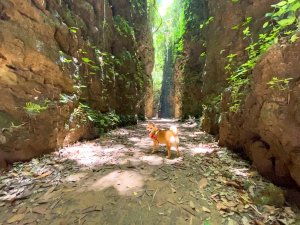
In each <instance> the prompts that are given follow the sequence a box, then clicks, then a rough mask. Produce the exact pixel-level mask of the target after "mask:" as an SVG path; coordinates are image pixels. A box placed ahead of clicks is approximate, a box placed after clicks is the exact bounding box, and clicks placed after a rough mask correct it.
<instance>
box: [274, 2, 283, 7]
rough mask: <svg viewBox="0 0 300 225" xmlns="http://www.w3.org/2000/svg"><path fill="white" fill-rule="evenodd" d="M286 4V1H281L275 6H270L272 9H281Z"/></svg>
mask: <svg viewBox="0 0 300 225" xmlns="http://www.w3.org/2000/svg"><path fill="white" fill-rule="evenodd" d="M286 4H287V1H281V2H279V3H277V4H275V5H272V6H274V7H282V6H285V5H286Z"/></svg>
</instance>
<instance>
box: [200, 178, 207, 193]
mask: <svg viewBox="0 0 300 225" xmlns="http://www.w3.org/2000/svg"><path fill="white" fill-rule="evenodd" d="M207 184H208V180H207V179H206V178H202V179H201V180H200V181H199V184H198V187H199V190H200V191H202V190H203V189H204V188H205V187H206V186H207Z"/></svg>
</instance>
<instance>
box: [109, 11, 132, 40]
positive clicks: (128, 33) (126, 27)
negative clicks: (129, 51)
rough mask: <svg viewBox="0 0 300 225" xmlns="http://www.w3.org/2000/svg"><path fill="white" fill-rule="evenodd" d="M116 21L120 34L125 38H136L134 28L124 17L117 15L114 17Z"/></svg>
mask: <svg viewBox="0 0 300 225" xmlns="http://www.w3.org/2000/svg"><path fill="white" fill-rule="evenodd" d="M114 21H115V28H116V30H117V31H118V32H119V34H121V35H122V36H125V37H133V38H134V37H135V36H134V29H133V27H132V26H130V24H129V23H128V21H127V20H126V19H125V18H124V17H122V16H120V15H117V16H115V17H114Z"/></svg>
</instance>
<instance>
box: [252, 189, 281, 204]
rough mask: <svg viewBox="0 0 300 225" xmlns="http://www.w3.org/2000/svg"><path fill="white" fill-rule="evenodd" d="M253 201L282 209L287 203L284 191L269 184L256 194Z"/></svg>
mask: <svg viewBox="0 0 300 225" xmlns="http://www.w3.org/2000/svg"><path fill="white" fill-rule="evenodd" d="M254 194H255V195H254V196H253V198H252V200H253V202H254V203H255V204H258V205H273V206H276V207H282V206H283V205H284V203H285V198H284V191H283V190H282V189H281V188H279V187H277V186H275V185H273V184H268V185H266V186H265V187H264V188H263V189H261V190H258V191H257V192H255V193H254Z"/></svg>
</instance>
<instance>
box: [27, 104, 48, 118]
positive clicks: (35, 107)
mask: <svg viewBox="0 0 300 225" xmlns="http://www.w3.org/2000/svg"><path fill="white" fill-rule="evenodd" d="M48 104H49V100H44V101H43V102H42V103H41V104H37V103H33V102H26V103H25V106H24V109H25V110H26V112H27V113H28V114H30V115H36V114H39V113H41V112H43V111H45V110H47V109H48Z"/></svg>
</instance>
